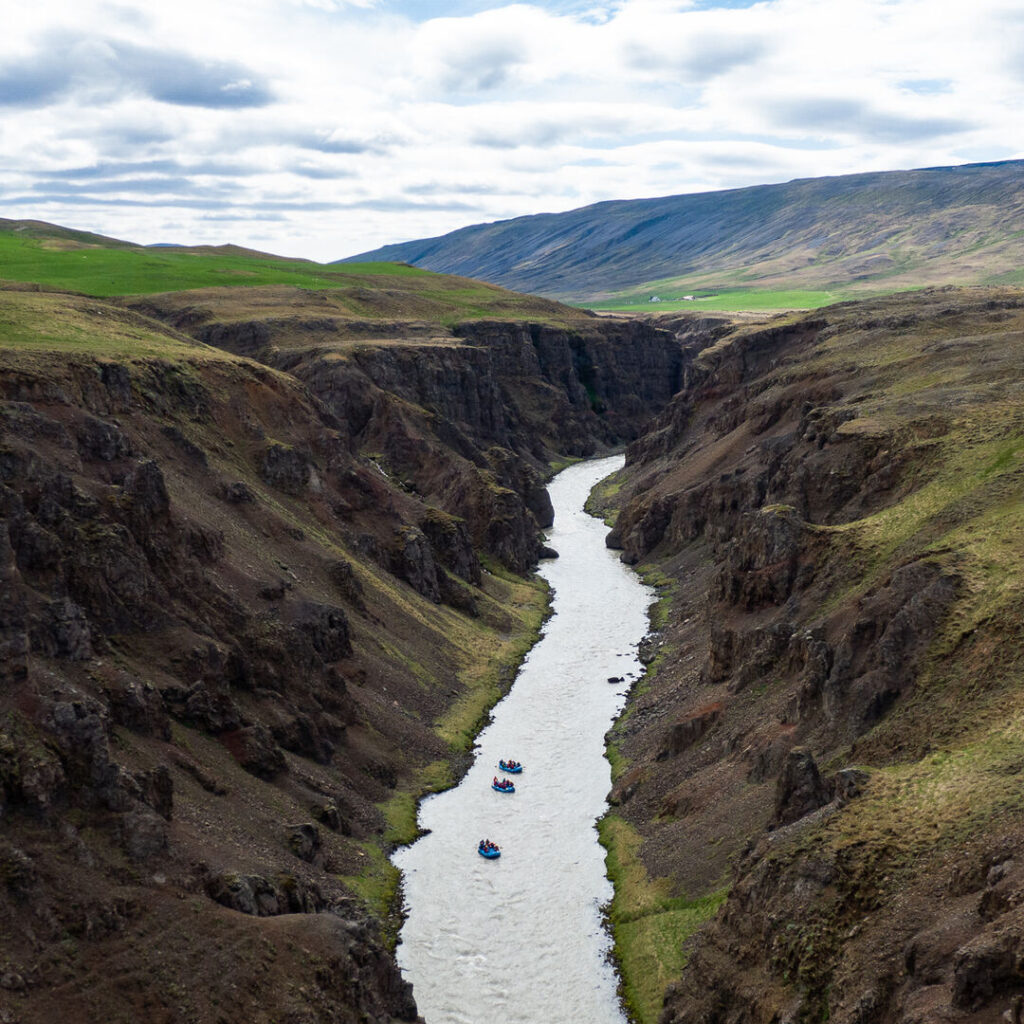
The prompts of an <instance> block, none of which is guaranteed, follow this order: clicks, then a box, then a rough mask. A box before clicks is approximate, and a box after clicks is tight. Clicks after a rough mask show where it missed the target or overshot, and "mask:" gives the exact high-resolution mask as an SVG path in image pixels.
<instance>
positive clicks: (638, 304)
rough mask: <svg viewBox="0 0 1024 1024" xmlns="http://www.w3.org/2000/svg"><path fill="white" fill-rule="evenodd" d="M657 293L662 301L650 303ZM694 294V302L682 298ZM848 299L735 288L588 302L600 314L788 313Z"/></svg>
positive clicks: (815, 293) (817, 293)
mask: <svg viewBox="0 0 1024 1024" xmlns="http://www.w3.org/2000/svg"><path fill="white" fill-rule="evenodd" d="M652 294H656V295H658V296H659V298H660V299H661V301H660V302H651V301H650V297H651V295H652ZM683 294H685V295H691V294H692V295H693V296H694V298H693V299H692V300H689V299H684V298H682V295H683ZM844 297H845V296H843V295H840V294H838V293H836V292H822V291H800V290H788V291H767V290H762V289H758V288H744V289H735V290H732V291H720V292H704V291H694V292H682V293H672V294H667V295H662V294H661V293H660V292H657V291H654V290H653V289H652V290H650V291H645V292H644V293H642V294H634V295H627V296H624V297H622V298H620V299H609V300H608V301H606V302H593V303H589V304H588V306H587V308H588V309H593V310H597V311H601V312H605V311H607V312H622V313H676V312H680V311H683V312H685V311H690V310H702V309H713V310H722V311H724V312H730V313H735V312H739V311H743V310H752V311H761V310H789V309H819V308H820V307H821V306H828V305H831V304H832V303H833V302H839V301H841V300H842V299H843V298H844Z"/></svg>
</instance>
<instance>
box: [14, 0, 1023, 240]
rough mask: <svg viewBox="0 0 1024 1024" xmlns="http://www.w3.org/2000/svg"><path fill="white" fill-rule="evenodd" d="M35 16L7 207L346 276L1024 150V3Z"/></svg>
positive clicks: (23, 7) (202, 6) (286, 6)
mask: <svg viewBox="0 0 1024 1024" xmlns="http://www.w3.org/2000/svg"><path fill="white" fill-rule="evenodd" d="M14 8H15V9H14V10H13V11H11V12H9V16H6V17H5V32H4V34H3V36H2V38H0V151H2V153H3V156H2V157H0V216H8V217H19V216H23V217H41V218H44V219H50V220H55V221H58V222H62V223H67V224H70V225H73V226H79V227H85V228H90V229H92V230H97V231H102V232H106V233H110V234H114V235H118V236H120V237H129V238H135V239H138V240H139V241H143V242H152V241H160V240H163V239H164V238H165V237H166V235H167V233H172V234H173V240H175V241H196V242H225V241H233V242H238V243H240V244H246V245H254V246H261V245H262V246H263V247H265V248H269V249H272V250H274V251H278V252H282V253H286V254H288V255H306V256H311V257H313V258H319V259H332V258H336V257H339V256H344V255H347V254H350V253H352V252H356V251H359V250H362V249H366V248H370V247H372V246H374V245H377V244H380V243H383V242H387V241H396V240H400V239H405V238H414V237H419V236H422V235H433V234H438V233H440V232H443V231H446V230H450V229H452V228H455V227H459V226H461V225H462V224H465V223H470V222H473V221H481V220H493V219H498V218H501V217H505V216H514V215H518V214H523V213H532V212H539V211H541V210H561V209H569V208H571V207H573V206H579V205H583V204H585V203H588V202H593V201H597V200H602V199H608V198H616V197H621V198H633V197H638V196H644V195H660V194H669V193H673V192H682V191H698V190H702V189H708V188H721V187H735V186H739V185H745V184H756V183H759V182H762V181H779V180H786V179H788V178H792V177H810V176H814V175H819V174H839V173H844V172H852V171H860V170H884V169H888V168H895V167H910V166H928V165H936V164H946V163H958V162H964V161H967V160H979V159H1002V158H1007V157H1010V156H1013V155H1015V152H1014V149H1013V147H1014V143H1013V141H1012V140H1014V139H1020V138H1022V137H1024V131H1022V129H1024V123H1022V114H1021V113H1020V112H1019V105H1018V97H1019V90H1020V77H1021V75H1020V70H1019V69H1020V66H1021V64H1020V58H1021V54H1022V53H1024V18H1022V16H1021V12H1020V10H1019V3H1018V2H1017V0H976V2H975V3H974V4H973V5H972V6H971V7H970V8H967V7H964V6H961V5H955V4H952V3H949V2H945V0H770V2H768V0H766V2H761V3H755V4H753V5H751V6H748V7H746V8H740V9H727V8H717V9H716V8H714V7H713V6H709V5H708V4H704V3H702V4H700V5H699V6H698V5H696V4H695V3H693V2H689V3H680V2H670V0H618V2H608V3H595V2H593V0H590V2H584V0H580V2H574V0H548V2H543V3H542V2H535V3H519V4H488V3H486V2H484V0H472V2H471V0H466V2H464V3H461V4H458V3H456V4H448V5H441V4H438V3H419V2H415V0H411V2H409V3H404V4H402V3H397V2H395V0H246V2H245V3H242V2H241V0H179V2H177V3H175V4H174V5H171V4H165V5H159V6H157V5H152V4H145V3H143V2H142V0H121V2H119V3H116V4H114V3H109V2H101V0H81V2H78V3H71V2H70V0H38V2H36V3H34V4H32V5H27V4H18V5H14ZM425 9H431V10H435V11H436V10H441V9H443V10H444V11H445V12H446V13H449V14H451V13H452V12H454V14H455V16H449V17H433V18H431V17H425V16H424V15H423V11H424V10H425ZM157 40H158V41H159V45H157V43H156V42H155V41H157ZM1018 145H1019V144H1018ZM133 168H135V170H134V171H133ZM75 171H77V172H78V173H77V174H73V173H71V172H75Z"/></svg>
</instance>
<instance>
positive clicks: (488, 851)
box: [476, 843, 501, 860]
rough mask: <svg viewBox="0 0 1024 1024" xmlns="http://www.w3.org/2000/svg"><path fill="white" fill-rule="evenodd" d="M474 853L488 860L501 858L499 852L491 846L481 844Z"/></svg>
mask: <svg viewBox="0 0 1024 1024" xmlns="http://www.w3.org/2000/svg"><path fill="white" fill-rule="evenodd" d="M476 852H477V853H479V854H480V856H481V857H486V858H487V859H488V860H494V859H495V858H496V857H500V856H501V850H499V849H498V847H496V846H494V845H493V844H492V845H491V846H484V844H483V843H481V844H480V845H479V846H478V847H477V848H476Z"/></svg>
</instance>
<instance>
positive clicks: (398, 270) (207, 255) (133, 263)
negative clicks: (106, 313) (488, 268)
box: [0, 232, 432, 298]
mask: <svg viewBox="0 0 1024 1024" xmlns="http://www.w3.org/2000/svg"><path fill="white" fill-rule="evenodd" d="M366 276H372V277H420V278H424V277H430V276H432V275H431V274H430V272H429V271H426V270H417V269H416V268H415V267H406V266H403V265H402V264H399V263H351V264H347V265H342V266H332V267H328V266H325V265H323V264H320V263H311V262H308V261H306V260H286V259H275V258H273V257H262V256H257V255H247V254H244V253H229V252H223V251H220V252H217V251H211V250H205V251H204V250H201V249H176V248H157V249H149V248H142V247H120V248H106V247H99V246H80V245H74V244H72V245H67V243H63V244H62V243H59V242H57V241H55V240H54V241H48V240H46V239H38V238H32V237H25V236H22V235H17V234H14V233H13V232H0V280H6V281H19V282H26V283H27V282H33V283H38V284H43V285H47V286H49V287H51V288H66V289H69V290H71V291H78V292H84V293H85V294H86V295H94V296H97V297H102V298H106V297H109V296H112V295H145V294H149V293H152V292H170V291H182V290H185V289H189V288H212V287H221V286H225V285H268V284H289V285H293V286H295V287H297V288H341V287H344V286H346V285H351V284H352V282H353V280H354V279H359V278H363V277H366Z"/></svg>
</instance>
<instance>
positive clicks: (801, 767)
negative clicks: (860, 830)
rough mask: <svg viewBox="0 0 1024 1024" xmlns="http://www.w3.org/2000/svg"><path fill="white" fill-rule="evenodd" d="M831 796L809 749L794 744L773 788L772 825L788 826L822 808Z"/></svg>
mask: <svg viewBox="0 0 1024 1024" xmlns="http://www.w3.org/2000/svg"><path fill="white" fill-rule="evenodd" d="M831 799H832V794H831V792H830V790H829V787H828V786H827V785H826V784H825V782H824V780H823V779H822V777H821V774H820V773H819V771H818V765H817V763H816V762H815V760H814V757H813V756H812V755H811V753H810V751H808V750H806V749H804V748H803V747H797V748H795V749H793V750H791V751H790V752H789V756H788V757H787V758H786V761H785V763H784V765H783V768H782V773H781V774H780V775H779V779H778V782H777V784H776V787H775V814H774V817H773V818H772V821H773V823H774V824H775V825H788V824H790V822H794V821H797V820H798V819H800V818H802V817H804V815H806V814H810V813H811V812H812V811H816V810H818V808H819V807H824V806H825V804H827V803H829V802H830V801H831Z"/></svg>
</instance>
